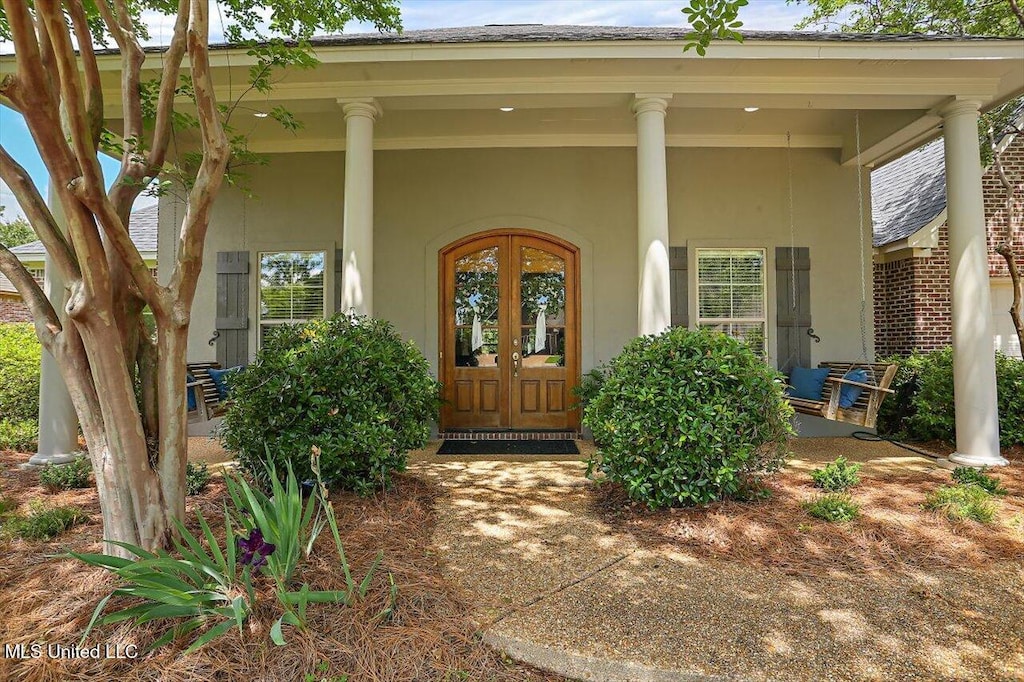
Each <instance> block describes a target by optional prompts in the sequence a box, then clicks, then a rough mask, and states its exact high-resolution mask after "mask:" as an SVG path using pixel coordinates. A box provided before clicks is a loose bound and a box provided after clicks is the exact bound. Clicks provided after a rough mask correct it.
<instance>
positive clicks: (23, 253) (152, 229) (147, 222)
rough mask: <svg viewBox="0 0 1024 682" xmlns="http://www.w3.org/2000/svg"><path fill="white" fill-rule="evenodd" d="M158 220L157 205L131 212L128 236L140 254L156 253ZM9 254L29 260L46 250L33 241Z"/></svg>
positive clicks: (44, 252) (40, 243) (43, 253)
mask: <svg viewBox="0 0 1024 682" xmlns="http://www.w3.org/2000/svg"><path fill="white" fill-rule="evenodd" d="M158 218H159V210H158V206H157V204H153V205H152V206H146V207H145V208H140V209H138V210H135V211H132V217H131V221H130V222H129V223H128V234H129V235H131V238H132V241H133V242H135V247H136V248H137V249H138V250H139V251H140V252H142V253H156V250H157V246H156V244H157V220H158ZM11 253H13V254H14V255H15V256H18V257H19V258H20V259H21V260H31V257H32V256H39V257H43V256H45V255H46V249H44V248H43V243H42V242H39V241H35V242H29V243H28V244H22V245H21V246H15V247H13V248H12V249H11Z"/></svg>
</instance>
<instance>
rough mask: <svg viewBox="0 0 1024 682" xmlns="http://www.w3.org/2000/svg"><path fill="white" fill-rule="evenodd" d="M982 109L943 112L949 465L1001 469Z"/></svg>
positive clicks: (960, 105)
mask: <svg viewBox="0 0 1024 682" xmlns="http://www.w3.org/2000/svg"><path fill="white" fill-rule="evenodd" d="M978 106H979V103H978V102H975V101H969V100H958V101H956V102H953V103H952V104H950V105H949V106H947V107H946V108H945V109H944V110H943V112H942V117H943V119H944V125H943V129H944V137H945V148H946V204H947V209H948V216H949V218H948V224H949V269H950V287H951V301H952V321H953V391H954V396H955V409H956V415H955V416H956V453H955V454H953V455H951V456H950V457H949V461H951V462H954V463H956V464H964V465H969V466H984V465H988V466H998V465H1004V464H1007V461H1006V460H1005V459H1003V457H1002V456H1001V455H1000V454H999V416H998V410H997V403H996V364H995V351H994V347H993V341H992V306H991V303H990V302H989V295H990V294H989V278H988V245H987V242H986V239H985V204H984V199H983V196H982V190H981V174H982V169H981V155H980V150H979V147H978Z"/></svg>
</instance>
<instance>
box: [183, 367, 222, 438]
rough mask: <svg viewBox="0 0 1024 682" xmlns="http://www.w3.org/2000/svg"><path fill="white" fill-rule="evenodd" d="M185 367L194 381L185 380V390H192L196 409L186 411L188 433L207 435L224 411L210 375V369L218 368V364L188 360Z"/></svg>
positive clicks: (191, 434) (218, 421)
mask: <svg viewBox="0 0 1024 682" xmlns="http://www.w3.org/2000/svg"><path fill="white" fill-rule="evenodd" d="M186 367H187V369H188V373H189V374H190V375H192V377H194V378H195V381H189V382H186V383H185V390H186V391H193V395H194V396H195V403H196V409H194V410H190V411H189V412H188V434H189V435H190V436H207V435H210V433H212V432H213V430H214V428H215V427H216V426H217V424H218V423H220V419H219V417H222V416H223V415H224V412H225V411H226V409H225V403H223V402H222V401H221V399H220V392H219V391H218V390H217V384H215V383H214V381H213V377H212V376H210V369H220V365H219V364H217V363H216V362H190V363H188V364H187V365H186Z"/></svg>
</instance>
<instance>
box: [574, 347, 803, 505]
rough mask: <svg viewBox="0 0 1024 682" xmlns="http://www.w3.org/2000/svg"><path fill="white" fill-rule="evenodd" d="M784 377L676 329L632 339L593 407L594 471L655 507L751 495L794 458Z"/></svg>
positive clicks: (747, 355)
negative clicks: (788, 442) (764, 479)
mask: <svg viewBox="0 0 1024 682" xmlns="http://www.w3.org/2000/svg"><path fill="white" fill-rule="evenodd" d="M783 387H784V385H783V382H782V377H781V375H780V374H779V373H778V372H776V371H775V370H773V369H771V368H770V367H769V366H768V365H767V364H766V363H765V362H764V360H762V359H761V358H759V357H758V356H757V355H755V354H754V352H753V351H752V350H751V349H750V347H749V346H747V345H746V344H744V343H742V342H740V341H737V340H735V339H733V338H730V337H728V336H726V335H724V334H720V333H717V332H711V331H707V330H698V331H687V330H686V329H682V328H675V329H672V330H670V331H668V332H666V333H665V334H662V335H660V336H642V337H640V338H637V339H634V340H633V341H632V342H630V343H629V344H628V345H627V346H626V347H625V349H623V351H622V353H621V354H619V356H618V357H617V358H615V359H614V360H612V362H611V367H610V371H609V374H608V377H607V379H606V380H605V381H604V383H603V384H602V385H601V387H600V390H599V391H598V392H597V395H596V396H594V397H593V398H592V399H591V400H590V401H589V403H588V404H587V406H586V408H585V410H584V417H583V422H584V424H586V425H587V426H588V427H590V429H591V430H592V431H593V433H594V441H595V443H596V445H597V447H598V453H597V455H596V456H595V457H594V458H593V459H592V460H591V462H590V463H589V465H590V470H591V471H593V470H594V469H599V470H601V471H603V472H604V473H605V474H606V475H607V477H608V479H609V480H611V481H614V482H617V483H621V484H622V485H623V486H624V487H625V489H626V492H627V493H628V494H629V496H630V497H631V498H632V499H634V500H638V501H641V502H644V503H645V504H647V505H648V506H649V507H651V508H652V509H657V508H661V507H667V506H679V505H694V504H703V503H707V502H711V501H714V500H719V499H723V498H727V497H735V496H737V495H740V494H745V493H747V492H749V491H750V490H752V489H753V488H754V487H756V485H757V484H758V482H759V479H760V477H761V476H763V475H764V474H767V473H769V472H772V471H777V470H778V469H779V468H780V467H781V466H782V465H783V464H784V463H785V458H786V456H787V454H788V450H787V447H786V439H787V437H788V436H790V435H791V434H792V426H791V425H790V421H789V418H790V417H791V416H792V414H793V410H792V408H791V407H790V406H789V403H788V402H786V400H785V398H784V396H783Z"/></svg>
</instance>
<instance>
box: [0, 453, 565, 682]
mask: <svg viewBox="0 0 1024 682" xmlns="http://www.w3.org/2000/svg"><path fill="white" fill-rule="evenodd" d="M26 459H27V457H26V456H25V455H17V454H15V453H11V452H6V453H0V495H3V496H5V497H7V498H9V499H12V500H14V501H15V502H16V503H17V504H19V505H22V506H23V507H24V506H26V505H27V504H28V502H29V501H30V500H32V499H43V500H45V502H46V503H47V504H52V505H63V504H73V505H77V506H79V507H81V508H82V509H84V510H85V511H86V513H88V514H89V517H90V520H89V522H88V523H86V524H84V525H80V526H77V527H75V528H74V529H72V530H70V531H68V532H66V533H64V534H63V535H61V536H58V537H57V538H55V539H54V540H52V541H49V542H26V541H23V540H12V541H6V542H4V541H0V552H2V555H3V561H2V562H0V604H2V605H3V606H2V608H3V617H2V618H0V643H2V644H15V643H19V642H27V643H31V642H50V643H60V644H65V645H72V644H77V642H78V640H79V638H80V636H81V633H82V632H83V631H84V629H85V627H86V625H87V623H88V621H89V619H90V617H91V615H92V612H93V609H94V608H95V607H96V604H97V603H98V602H99V601H100V599H102V598H103V597H104V596H106V595H107V594H108V593H109V592H110V590H111V589H112V587H113V585H114V582H113V580H112V579H111V577H110V576H109V575H108V574H107V573H106V572H105V571H103V570H100V569H95V568H92V567H89V566H86V565H84V564H82V563H80V562H78V561H76V560H74V559H64V558H60V557H59V556H54V555H58V554H60V553H62V552H65V551H68V550H73V551H80V552H96V551H99V549H100V545H99V543H98V542H97V540H98V538H99V537H100V533H101V521H100V514H99V506H98V503H97V500H96V494H95V489H86V490H79V491H68V492H62V493H59V494H52V495H51V494H48V493H46V492H45V491H44V489H43V488H42V487H40V486H38V484H37V479H36V474H35V473H34V472H30V471H21V470H19V469H17V468H16V466H17V464H19V463H21V462H24V461H25V460H26ZM439 494H441V493H440V490H439V489H438V488H437V487H436V486H435V485H434V484H432V483H428V482H425V481H421V480H418V479H415V478H413V477H411V476H404V475H403V476H399V477H398V478H397V483H396V486H395V489H394V490H393V491H391V492H390V493H388V494H387V495H382V496H379V497H375V498H359V497H355V496H352V495H336V496H334V504H335V508H336V510H337V514H338V521H339V525H340V527H341V531H342V536H343V540H344V544H345V549H346V553H347V554H348V556H349V559H350V562H351V564H352V565H353V573H354V575H355V576H356V579H357V580H358V579H361V578H362V576H363V575H364V574H365V571H366V568H367V567H368V566H369V564H370V563H371V562H372V561H373V559H374V557H375V556H376V555H377V553H378V552H383V554H384V559H383V563H382V565H381V568H380V570H379V571H378V572H377V574H376V576H375V578H374V579H373V582H372V586H371V589H370V591H369V594H368V595H367V598H366V599H365V600H363V601H361V602H359V603H358V604H356V605H355V606H353V607H351V608H347V607H334V606H327V605H312V606H311V607H310V611H309V628H308V630H306V631H304V632H300V631H298V630H296V629H294V628H286V630H285V636H286V639H287V641H288V644H287V646H284V647H275V646H274V645H273V644H272V643H271V642H270V639H269V637H268V631H269V627H270V625H271V624H272V622H273V620H274V619H275V618H276V617H277V615H278V612H277V610H276V608H275V607H274V606H273V604H274V600H273V599H272V598H271V599H269V600H267V601H265V602H264V603H263V604H262V605H260V606H258V607H257V610H256V612H255V613H254V615H253V616H252V617H251V619H250V622H249V623H248V624H247V629H246V631H245V632H244V634H241V635H240V634H239V633H238V631H237V630H235V629H232V630H231V631H230V632H229V633H228V634H226V635H224V636H222V637H220V638H218V639H216V640H215V641H214V642H213V643H211V644H209V645H207V646H206V647H204V648H202V649H200V650H199V651H198V652H196V653H194V654H192V655H190V656H187V657H182V656H181V655H180V654H181V652H182V650H183V649H184V648H185V646H187V643H188V642H187V641H186V642H182V643H175V644H171V645H168V646H165V647H163V648H161V649H160V650H158V651H156V652H153V653H151V654H148V655H146V656H145V657H142V658H140V659H137V660H123V659H122V660H116V659H108V660H91V659H86V660H60V659H48V658H45V657H44V658H36V659H27V660H22V661H16V660H8V659H5V658H0V679H3V680H39V681H43V680H47V681H48V680H54V681H56V680H60V681H62V682H63V681H72V680H118V681H121V682H131V681H135V680H162V681H167V682H171V681H177V680H246V681H251V682H263V681H267V682H283V681H289V682H290V681H293V680H294V681H301V680H303V678H304V675H305V674H306V673H310V672H314V671H315V669H316V668H317V666H318V665H321V664H323V663H324V662H326V665H327V667H328V671H327V672H326V673H323V674H320V673H317V674H316V675H315V679H316V681H317V682H320V681H321V679H323V680H330V682H336V681H340V680H342V679H346V678H345V677H343V676H345V675H347V676H348V677H347V679H348V680H349V682H362V681H367V682H378V681H384V680H389V681H390V680H394V681H400V682H411V681H414V680H430V681H434V680H438V681H446V680H453V681H454V680H495V681H498V682H520V681H522V682H527V681H529V682H544V681H549V682H550V681H553V680H558V679H561V678H557V677H554V676H549V675H545V674H542V673H540V672H537V671H534V670H533V669H530V668H527V667H524V666H520V665H517V664H514V663H512V662H510V661H506V660H503V659H502V657H501V656H500V655H499V654H497V653H495V652H493V651H492V650H490V649H489V648H488V647H486V646H485V645H484V644H483V643H482V642H481V641H480V639H479V636H478V633H477V631H476V628H475V627H474V625H473V623H472V621H471V616H470V614H471V611H470V605H469V602H468V600H467V598H466V596H465V595H464V594H462V593H460V592H459V591H457V589H456V588H455V587H453V586H452V585H451V584H450V583H448V582H446V581H445V580H444V579H443V578H442V576H441V565H440V559H439V557H438V556H437V555H436V554H435V553H434V552H433V550H432V548H431V545H430V542H431V534H432V532H433V528H434V523H435V515H434V511H433V505H434V501H435V499H436V498H437V496H438V495H439ZM224 499H226V494H225V490H224V485H223V482H222V481H221V480H220V479H219V478H214V480H213V481H212V482H211V484H210V486H209V487H208V488H207V490H206V491H205V492H204V493H203V494H202V495H200V496H197V497H193V498H189V501H188V512H187V517H188V518H190V519H192V521H191V522H190V525H192V526H195V522H194V518H195V514H194V511H195V509H197V508H198V509H201V511H202V513H203V515H204V516H205V517H206V518H207V519H208V520H212V521H216V520H217V519H222V518H223V516H222V514H223V512H222V509H223V507H222V504H223V501H224ZM212 525H214V526H215V527H217V526H219V525H221V524H220V523H213V524H212ZM329 535H330V533H329V532H325V533H324V534H323V536H322V537H321V538H320V541H318V545H317V548H316V551H314V553H313V556H312V557H311V560H310V561H309V562H308V563H307V564H305V567H304V568H303V569H302V570H301V572H300V574H299V575H298V576H297V580H298V581H300V582H301V581H308V582H309V583H310V586H311V588H313V589H336V588H339V587H341V586H342V585H343V582H342V580H343V579H342V576H341V571H340V569H339V568H338V561H337V553H336V550H335V549H334V546H333V541H332V540H331V539H330V537H329ZM389 574H390V575H391V576H393V577H394V581H395V584H396V585H397V586H398V597H397V601H396V604H395V610H394V615H393V616H392V617H391V618H390V619H387V620H386V621H385V622H377V621H376V616H377V615H378V614H379V613H380V612H381V611H382V610H383V609H385V607H386V606H387V604H388V603H389V601H390V586H389V582H388V575H389ZM264 589H266V588H264ZM109 606H113V603H112V604H110V605H108V607H109ZM167 625H168V623H160V624H148V625H144V626H141V627H139V628H136V629H129V628H128V627H125V626H123V625H111V626H108V627H104V628H99V629H97V630H96V631H95V632H94V633H93V634H92V635H91V636H90V638H89V641H88V643H87V644H90V645H94V644H97V643H100V644H104V643H110V644H122V645H124V644H128V643H134V644H137V645H141V646H142V647H144V646H145V645H146V644H147V643H149V642H151V641H153V640H154V639H155V638H156V637H157V636H159V634H160V633H162V632H163V631H164V630H165V629H166V627H167Z"/></svg>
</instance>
